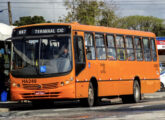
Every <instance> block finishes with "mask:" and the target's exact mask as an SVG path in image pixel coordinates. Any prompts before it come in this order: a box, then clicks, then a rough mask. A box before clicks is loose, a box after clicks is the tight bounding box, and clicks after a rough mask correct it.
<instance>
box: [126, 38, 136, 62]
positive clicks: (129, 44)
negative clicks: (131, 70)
mask: <svg viewBox="0 0 165 120" xmlns="http://www.w3.org/2000/svg"><path fill="white" fill-rule="evenodd" d="M125 42H126V48H127V56H128V60H129V61H133V60H135V54H134V49H133V39H132V37H130V36H128V37H126V39H125Z"/></svg>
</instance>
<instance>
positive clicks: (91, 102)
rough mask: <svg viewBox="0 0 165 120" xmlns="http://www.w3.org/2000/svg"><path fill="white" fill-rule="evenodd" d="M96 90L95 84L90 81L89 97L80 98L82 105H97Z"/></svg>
mask: <svg viewBox="0 0 165 120" xmlns="http://www.w3.org/2000/svg"><path fill="white" fill-rule="evenodd" d="M95 92H96V91H95V89H94V87H93V84H92V82H90V83H89V88H88V98H84V99H80V103H81V105H83V106H85V107H93V106H94V105H96V101H97V96H96V93H95Z"/></svg>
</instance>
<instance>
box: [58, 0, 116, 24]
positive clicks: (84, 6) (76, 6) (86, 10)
mask: <svg viewBox="0 0 165 120" xmlns="http://www.w3.org/2000/svg"><path fill="white" fill-rule="evenodd" d="M65 6H66V7H67V10H69V12H68V14H67V16H64V17H63V18H61V17H60V19H59V20H58V21H59V22H72V21H77V22H79V23H81V24H87V25H102V26H113V25H114V21H115V19H116V18H117V17H116V15H115V13H114V11H113V9H112V7H111V6H113V5H109V6H107V5H106V3H104V2H102V1H97V0H72V1H70V0H65ZM110 8H111V9H110Z"/></svg>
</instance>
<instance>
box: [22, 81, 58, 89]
mask: <svg viewBox="0 0 165 120" xmlns="http://www.w3.org/2000/svg"><path fill="white" fill-rule="evenodd" d="M23 88H24V89H27V90H43V89H55V88H58V82H55V83H48V84H41V85H40V84H23Z"/></svg>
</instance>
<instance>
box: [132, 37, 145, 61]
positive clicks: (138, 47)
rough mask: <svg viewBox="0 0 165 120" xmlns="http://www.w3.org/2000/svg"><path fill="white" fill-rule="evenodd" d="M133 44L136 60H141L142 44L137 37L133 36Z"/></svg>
mask: <svg viewBox="0 0 165 120" xmlns="http://www.w3.org/2000/svg"><path fill="white" fill-rule="evenodd" d="M134 46H135V50H136V60H137V61H142V60H143V53H142V44H141V39H140V38H139V37H135V38H134Z"/></svg>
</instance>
